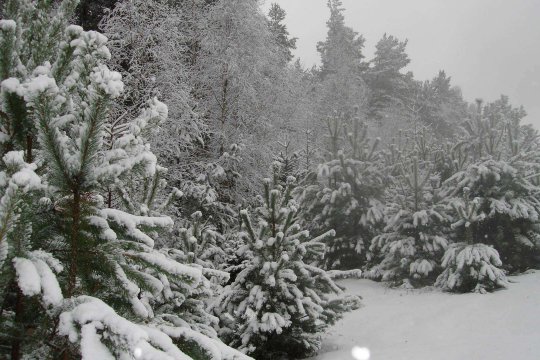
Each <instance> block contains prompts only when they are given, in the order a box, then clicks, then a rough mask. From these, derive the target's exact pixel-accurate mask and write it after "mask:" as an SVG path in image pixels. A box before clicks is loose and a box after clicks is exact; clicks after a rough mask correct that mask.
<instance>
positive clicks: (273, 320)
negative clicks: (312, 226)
mask: <svg viewBox="0 0 540 360" xmlns="http://www.w3.org/2000/svg"><path fill="white" fill-rule="evenodd" d="M294 182H295V179H294V178H289V179H288V180H287V185H286V187H285V188H283V187H282V186H280V185H278V184H275V183H272V182H271V181H270V180H269V179H268V180H266V181H265V195H264V199H263V205H262V207H261V208H259V209H258V210H257V214H258V217H257V218H256V220H255V221H256V222H257V224H258V225H254V224H253V222H252V218H251V217H250V215H249V213H248V212H247V210H242V211H241V213H240V216H241V220H242V224H243V229H244V231H245V234H244V237H245V242H246V245H245V246H244V248H243V249H242V250H241V251H243V252H246V253H249V256H248V258H250V261H249V263H248V264H247V266H246V268H245V269H243V270H242V271H241V272H240V273H239V274H238V276H237V277H236V279H235V281H234V282H233V283H232V284H231V285H230V286H227V287H226V288H225V290H224V291H223V293H222V294H221V295H220V296H219V298H218V299H217V300H216V302H215V305H214V309H215V311H216V313H217V314H218V315H219V316H220V318H221V320H222V321H223V323H224V325H225V326H226V330H224V331H223V336H224V337H225V338H226V339H228V340H229V342H230V343H231V345H233V346H238V347H239V349H241V350H242V351H243V352H245V353H248V354H252V355H253V356H254V357H255V358H257V359H270V358H275V357H276V356H286V357H288V358H291V357H300V356H303V355H305V354H309V353H312V352H314V351H316V350H317V349H318V348H319V347H320V337H321V332H322V331H324V329H325V328H326V327H327V326H329V325H331V324H333V323H334V322H335V321H337V320H338V319H339V318H340V317H341V316H342V313H343V312H345V311H348V310H350V309H352V308H356V307H358V306H359V299H358V298H356V297H348V298H347V297H343V296H341V295H342V291H341V288H340V287H339V286H337V285H336V284H335V283H334V282H333V280H332V279H331V277H330V275H329V274H327V273H326V272H325V271H324V270H322V269H320V268H318V267H316V266H314V265H311V264H309V263H306V262H304V260H306V259H307V258H313V259H317V258H319V259H320V258H321V257H322V256H323V255H324V249H325V246H324V244H323V241H324V240H325V238H328V237H331V236H332V235H333V231H329V232H327V233H325V234H323V235H321V236H319V237H316V238H310V236H309V232H307V231H306V230H302V229H301V227H300V226H299V225H298V224H297V223H296V221H297V218H296V217H297V213H298V208H297V205H296V203H295V202H294V201H293V200H292V199H291V191H292V188H293V186H294ZM331 293H335V294H337V295H338V296H337V297H329V295H330V294H331Z"/></svg>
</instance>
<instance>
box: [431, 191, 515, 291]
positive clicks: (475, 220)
mask: <svg viewBox="0 0 540 360" xmlns="http://www.w3.org/2000/svg"><path fill="white" fill-rule="evenodd" d="M479 205H480V204H479V200H478V199H473V200H471V199H470V189H469V188H464V196H463V199H457V200H455V201H453V202H452V207H453V209H454V212H455V215H457V216H456V218H457V221H456V222H455V223H453V224H452V229H454V230H455V231H457V233H458V236H459V237H461V238H462V239H463V241H460V242H456V243H453V244H451V245H450V246H449V247H448V248H447V249H446V252H445V254H444V257H443V259H442V264H441V266H442V267H443V268H444V271H443V272H442V273H441V274H440V275H439V277H438V278H437V281H436V283H435V285H436V286H439V287H442V288H443V289H445V290H448V291H457V292H467V291H471V290H473V291H475V292H481V293H483V292H485V291H486V290H492V289H495V288H498V287H506V285H507V281H506V276H505V274H504V271H502V270H501V269H500V268H499V267H500V266H501V265H502V262H501V260H500V258H499V253H498V252H497V250H495V249H494V248H493V247H492V246H488V245H485V244H482V243H475V238H476V239H477V238H478V236H475V235H476V233H477V232H478V225H479V224H480V223H481V222H482V221H483V220H484V219H485V217H486V216H485V214H484V213H479V212H478V210H479Z"/></svg>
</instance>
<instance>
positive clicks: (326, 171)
mask: <svg viewBox="0 0 540 360" xmlns="http://www.w3.org/2000/svg"><path fill="white" fill-rule="evenodd" d="M328 129H329V132H330V136H329V138H330V151H329V153H330V160H329V161H327V162H326V163H323V164H321V165H320V166H319V174H318V179H317V183H316V184H315V185H311V186H308V187H307V188H306V189H305V190H304V191H303V194H302V195H301V202H302V205H303V206H304V209H303V210H302V216H303V218H304V220H305V221H306V222H308V223H311V224H312V225H311V226H312V229H311V230H312V231H313V232H314V233H315V234H318V233H323V232H324V231H328V230H329V229H334V230H335V231H336V236H335V238H334V239H333V240H332V241H331V243H329V246H328V251H327V253H326V255H325V265H326V266H327V267H328V268H338V269H351V268H359V267H362V266H363V265H365V263H366V259H367V257H366V255H367V248H368V247H369V242H370V241H371V239H372V238H373V236H374V235H375V229H376V226H377V225H378V224H379V223H380V222H381V220H382V219H383V214H382V203H381V202H380V201H379V199H380V198H381V197H382V194H383V191H384V186H385V177H384V175H383V174H382V172H381V169H380V168H379V167H378V159H379V154H378V152H377V151H376V150H377V145H378V142H379V139H376V140H375V141H373V140H372V139H370V138H369V137H368V134H367V126H366V125H365V124H364V123H362V122H361V121H360V119H359V118H358V117H356V118H355V119H354V122H353V124H352V128H349V127H347V126H346V125H345V124H342V122H341V120H340V119H339V118H333V119H331V120H329V121H328ZM342 134H344V136H345V137H346V142H345V149H344V150H342V149H341V147H342V145H343V144H342V136H343V135H342Z"/></svg>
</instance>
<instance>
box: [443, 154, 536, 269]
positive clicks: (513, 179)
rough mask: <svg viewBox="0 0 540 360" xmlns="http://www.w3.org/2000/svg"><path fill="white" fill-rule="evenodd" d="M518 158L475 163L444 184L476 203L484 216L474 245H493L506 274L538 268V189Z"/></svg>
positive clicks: (452, 192)
mask: <svg viewBox="0 0 540 360" xmlns="http://www.w3.org/2000/svg"><path fill="white" fill-rule="evenodd" d="M520 157H521V156H519V155H518V156H516V158H515V159H514V160H511V161H508V162H507V161H504V160H499V161H497V160H494V159H486V160H483V161H477V162H475V163H473V164H471V165H469V166H468V167H467V168H466V169H465V170H463V171H460V172H458V173H456V174H455V175H454V176H452V177H451V178H450V179H448V180H447V181H446V183H445V187H446V188H447V189H449V191H451V194H453V195H457V194H458V193H459V192H460V191H463V189H464V188H468V189H470V194H471V197H474V198H475V199H477V201H478V203H479V204H478V207H479V210H478V211H480V212H482V213H484V214H485V215H486V218H485V219H484V220H483V221H482V222H481V223H479V224H478V226H477V230H476V232H475V239H474V243H485V244H491V245H493V246H494V247H495V249H497V251H498V252H499V254H500V256H501V260H502V262H503V264H504V268H505V269H506V270H509V271H523V270H527V269H528V268H531V267H535V264H538V251H539V245H538V244H539V242H540V233H539V231H538V227H537V226H536V224H537V222H538V214H539V209H540V207H539V206H540V202H539V199H538V196H537V195H536V194H537V193H538V188H537V186H536V185H534V184H532V183H531V181H530V179H531V178H530V176H531V174H527V173H526V172H525V171H526V169H527V168H529V167H524V166H523V164H520V162H519V161H517V160H518V159H519V158H520ZM518 164H519V165H518ZM529 169H530V168H529Z"/></svg>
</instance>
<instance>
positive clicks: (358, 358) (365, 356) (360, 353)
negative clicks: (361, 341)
mask: <svg viewBox="0 0 540 360" xmlns="http://www.w3.org/2000/svg"><path fill="white" fill-rule="evenodd" d="M351 353H352V356H353V358H354V359H355V360H369V358H370V357H371V353H370V352H369V349H368V348H363V347H358V346H355V347H353V349H352V351H351Z"/></svg>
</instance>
